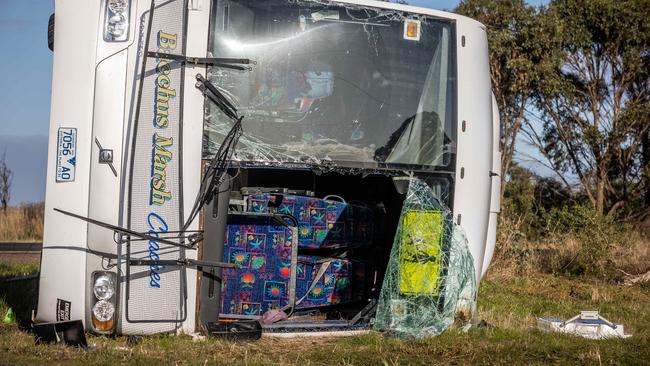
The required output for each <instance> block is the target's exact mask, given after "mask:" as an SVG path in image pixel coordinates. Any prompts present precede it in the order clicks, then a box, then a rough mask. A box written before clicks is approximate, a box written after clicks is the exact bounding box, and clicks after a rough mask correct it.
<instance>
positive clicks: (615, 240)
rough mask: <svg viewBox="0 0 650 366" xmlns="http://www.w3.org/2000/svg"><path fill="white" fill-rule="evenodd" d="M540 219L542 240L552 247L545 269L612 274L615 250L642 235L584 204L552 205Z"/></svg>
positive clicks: (571, 273) (613, 271) (606, 275)
mask: <svg viewBox="0 0 650 366" xmlns="http://www.w3.org/2000/svg"><path fill="white" fill-rule="evenodd" d="M542 220H543V222H544V236H543V237H544V239H545V240H544V241H545V242H547V243H548V244H549V247H550V248H555V251H551V252H550V253H549V254H550V256H551V258H547V260H546V261H545V262H543V263H546V266H545V267H547V268H544V269H546V270H549V271H551V272H554V273H561V274H568V275H588V276H596V277H603V278H612V277H615V276H616V268H615V266H614V264H615V262H616V258H615V254H616V253H618V252H620V249H624V250H625V249H631V247H632V246H633V243H634V241H636V240H640V239H641V238H639V237H638V235H635V232H634V229H633V228H632V227H631V226H630V225H628V224H625V223H622V222H617V221H616V220H614V219H613V218H612V217H611V216H604V215H600V214H598V212H596V210H594V209H593V208H591V207H590V206H587V205H584V204H575V205H572V206H564V207H562V208H553V209H551V210H550V211H549V212H547V213H544V214H543V219H542ZM549 259H550V260H549Z"/></svg>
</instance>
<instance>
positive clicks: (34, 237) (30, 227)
mask: <svg viewBox="0 0 650 366" xmlns="http://www.w3.org/2000/svg"><path fill="white" fill-rule="evenodd" d="M43 211H44V204H43V203H32V204H23V205H20V206H18V207H9V208H8V209H7V212H2V211H0V242H3V241H40V240H42V239H43Z"/></svg>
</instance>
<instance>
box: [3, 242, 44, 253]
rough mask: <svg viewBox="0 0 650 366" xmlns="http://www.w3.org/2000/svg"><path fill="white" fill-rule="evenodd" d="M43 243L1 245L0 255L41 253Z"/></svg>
mask: <svg viewBox="0 0 650 366" xmlns="http://www.w3.org/2000/svg"><path fill="white" fill-rule="evenodd" d="M42 248H43V243H0V253H40V251H41V249H42Z"/></svg>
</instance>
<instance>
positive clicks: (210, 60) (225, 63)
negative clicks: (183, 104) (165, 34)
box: [147, 51, 256, 71]
mask: <svg viewBox="0 0 650 366" xmlns="http://www.w3.org/2000/svg"><path fill="white" fill-rule="evenodd" d="M147 56H149V57H155V58H164V59H167V60H173V61H180V62H182V63H188V64H194V65H209V66H216V67H223V68H226V69H233V70H240V71H245V70H248V71H250V70H252V68H251V67H250V66H239V65H237V64H241V65H255V64H256V62H255V61H252V60H249V59H247V58H218V57H190V56H184V55H174V54H170V53H163V52H152V51H149V52H147Z"/></svg>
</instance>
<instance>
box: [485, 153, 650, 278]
mask: <svg viewBox="0 0 650 366" xmlns="http://www.w3.org/2000/svg"><path fill="white" fill-rule="evenodd" d="M510 178H511V179H510V181H509V182H508V183H507V184H506V187H505V194H504V199H503V202H502V212H501V215H500V217H499V228H498V231H497V248H496V252H495V257H494V258H495V259H494V261H495V266H497V267H500V269H501V270H504V269H506V270H510V271H514V272H516V273H518V274H522V273H525V272H528V271H541V272H547V273H554V274H559V275H569V276H592V277H598V278H603V279H609V280H619V279H620V278H621V277H622V275H623V274H624V273H632V274H638V273H644V272H646V271H648V269H650V243H649V242H648V240H647V239H645V238H643V237H642V236H641V235H640V234H639V233H638V232H637V231H636V230H635V228H634V227H633V226H632V225H630V224H628V223H624V222H622V221H620V220H617V219H616V218H615V217H613V216H604V215H600V214H599V213H598V212H597V211H596V210H594V209H593V208H592V207H591V205H589V204H588V203H585V200H584V199H581V197H580V196H576V195H575V194H573V193H572V192H569V191H567V190H566V189H563V187H562V186H561V185H559V184H558V183H557V182H555V181H553V180H550V179H545V178H540V177H537V176H535V175H534V174H532V173H531V172H530V171H528V170H526V169H523V168H520V167H518V166H515V167H514V169H513V170H512V171H511V173H510Z"/></svg>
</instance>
